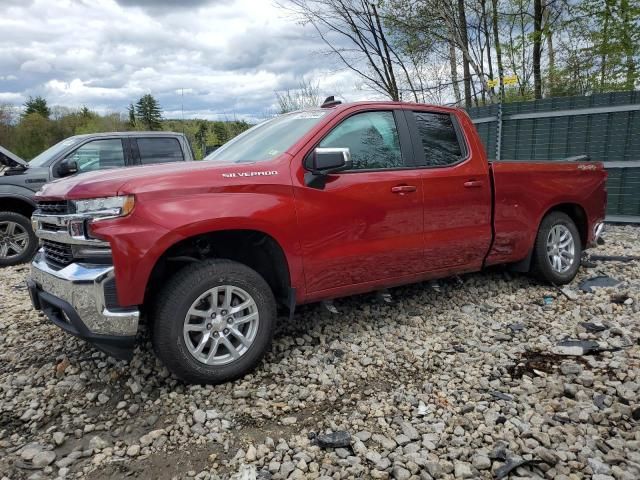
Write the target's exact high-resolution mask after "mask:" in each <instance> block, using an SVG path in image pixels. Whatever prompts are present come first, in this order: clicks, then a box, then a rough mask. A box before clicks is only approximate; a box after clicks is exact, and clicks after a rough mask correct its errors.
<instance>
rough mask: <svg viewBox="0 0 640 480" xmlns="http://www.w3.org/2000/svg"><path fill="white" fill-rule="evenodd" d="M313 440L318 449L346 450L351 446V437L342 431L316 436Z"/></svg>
mask: <svg viewBox="0 0 640 480" xmlns="http://www.w3.org/2000/svg"><path fill="white" fill-rule="evenodd" d="M315 440H316V443H317V444H318V446H319V447H320V448H347V447H349V446H351V435H350V434H349V432H345V431H344V430H339V431H337V432H333V433H327V434H322V435H317V436H316V437H315Z"/></svg>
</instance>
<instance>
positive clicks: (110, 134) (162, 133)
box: [73, 130, 184, 138]
mask: <svg viewBox="0 0 640 480" xmlns="http://www.w3.org/2000/svg"><path fill="white" fill-rule="evenodd" d="M140 135H145V136H167V135H176V136H184V133H178V132H168V131H157V130H155V131H144V130H143V131H140V130H136V131H129V132H99V133H83V134H81V135H73V137H74V138H86V137H113V136H118V137H134V136H140Z"/></svg>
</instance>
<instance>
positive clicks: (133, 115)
mask: <svg viewBox="0 0 640 480" xmlns="http://www.w3.org/2000/svg"><path fill="white" fill-rule="evenodd" d="M127 110H128V112H129V128H135V127H136V107H135V105H134V104H133V103H132V104H130V105H129V107H128V109H127Z"/></svg>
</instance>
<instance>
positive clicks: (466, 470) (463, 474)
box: [454, 462, 474, 478]
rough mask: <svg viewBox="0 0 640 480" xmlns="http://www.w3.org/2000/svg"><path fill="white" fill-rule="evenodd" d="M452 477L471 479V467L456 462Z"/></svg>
mask: <svg viewBox="0 0 640 480" xmlns="http://www.w3.org/2000/svg"><path fill="white" fill-rule="evenodd" d="M454 469H455V470H454V475H455V477H456V478H472V477H473V476H474V475H473V471H472V470H471V465H469V464H468V463H465V462H456V463H455V465H454Z"/></svg>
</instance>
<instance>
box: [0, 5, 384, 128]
mask: <svg viewBox="0 0 640 480" xmlns="http://www.w3.org/2000/svg"><path fill="white" fill-rule="evenodd" d="M283 1H286V0H283ZM0 4H1V10H2V12H1V14H0V103H11V104H15V105H21V104H22V103H23V102H24V101H25V99H26V98H27V97H28V96H29V95H33V96H35V95H42V96H44V97H45V98H46V99H47V100H48V102H49V104H50V105H63V106H67V107H80V106H82V105H86V106H88V107H89V108H91V109H93V110H97V111H99V112H111V111H125V109H126V107H127V105H128V104H129V103H131V102H132V101H135V100H137V99H138V98H139V97H140V96H141V95H143V94H145V93H151V94H153V95H154V96H155V97H156V98H158V99H159V101H160V104H161V106H162V109H163V114H164V117H165V118H180V115H181V105H182V104H183V105H184V115H185V117H186V118H194V117H199V118H210V119H218V118H219V119H224V118H234V117H235V118H246V119H257V118H261V117H263V116H264V115H265V112H267V111H269V110H273V109H275V108H276V99H275V94H274V91H279V90H283V89H286V88H292V87H295V86H296V84H297V83H298V82H299V81H300V79H301V78H303V77H304V78H305V79H307V80H311V81H316V80H318V81H319V82H320V86H321V93H322V94H323V95H324V94H327V95H328V94H333V93H337V94H340V95H342V96H344V97H346V98H347V99H348V100H357V99H364V98H374V95H372V94H371V92H368V91H365V90H363V89H362V86H361V84H360V82H359V81H358V79H357V78H355V77H354V76H353V75H352V74H351V73H350V72H349V71H348V70H345V69H344V68H341V66H340V65H339V64H337V63H335V61H333V60H332V59H331V58H330V57H327V56H325V55H323V54H322V52H323V46H322V43H321V42H320V41H319V40H318V39H317V38H316V37H315V35H314V31H313V29H312V28H310V27H303V26H301V25H298V24H297V23H296V22H295V20H294V19H292V18H291V17H290V15H289V14H288V13H287V12H286V11H285V10H282V9H281V8H278V7H277V5H276V3H275V1H273V0H175V1H172V0H0ZM181 89H184V96H182V95H181ZM182 98H184V101H183V100H182Z"/></svg>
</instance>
